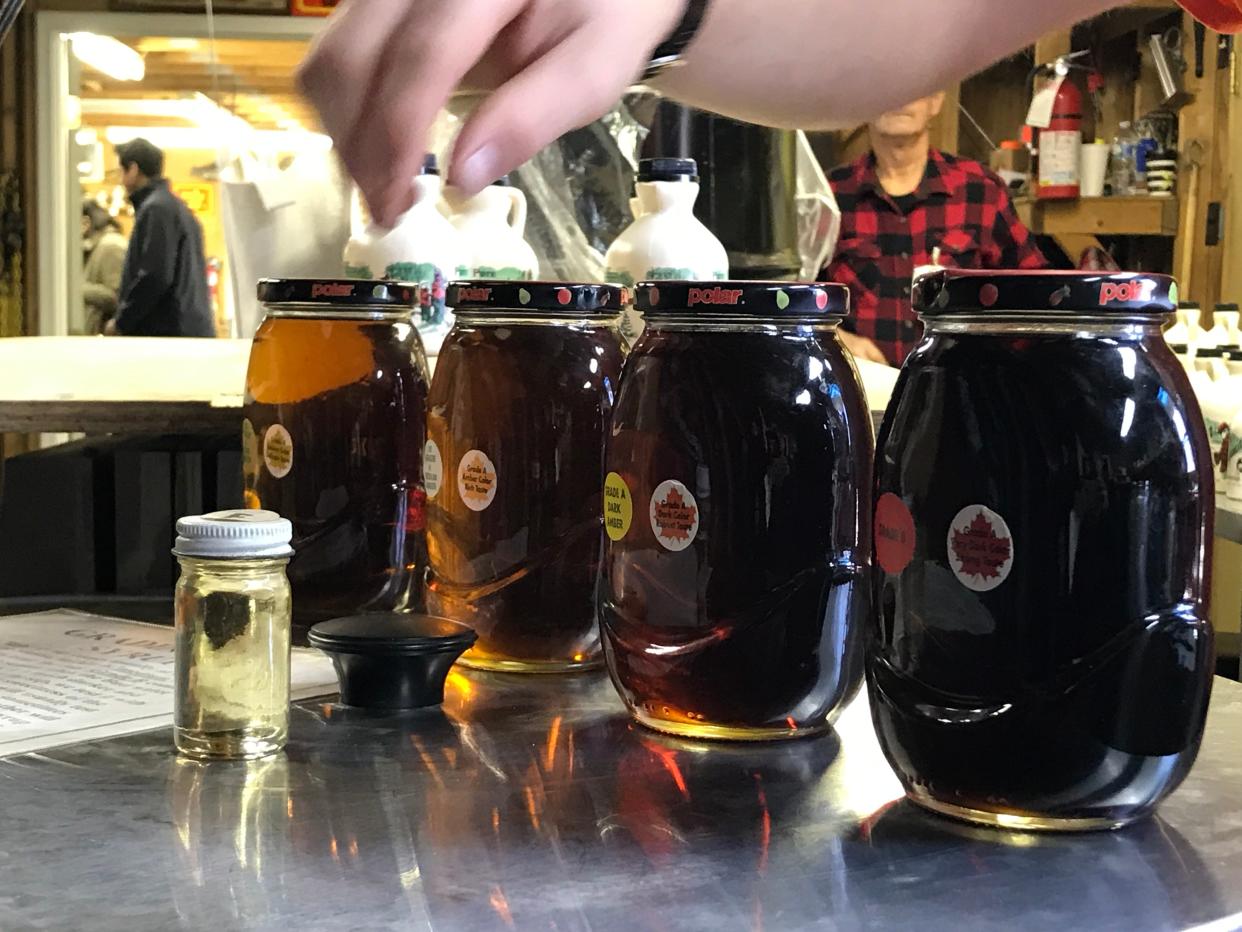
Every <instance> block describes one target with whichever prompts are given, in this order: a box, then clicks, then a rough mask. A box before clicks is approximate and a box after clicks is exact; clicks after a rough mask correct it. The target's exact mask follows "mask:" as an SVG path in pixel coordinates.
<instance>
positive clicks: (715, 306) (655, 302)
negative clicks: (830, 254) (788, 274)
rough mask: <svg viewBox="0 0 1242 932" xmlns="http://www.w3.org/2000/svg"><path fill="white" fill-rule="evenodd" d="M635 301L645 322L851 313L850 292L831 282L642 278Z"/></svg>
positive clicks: (812, 316)
mask: <svg viewBox="0 0 1242 932" xmlns="http://www.w3.org/2000/svg"><path fill="white" fill-rule="evenodd" d="M634 305H635V307H637V308H638V309H639V310H640V311H642V312H643V313H644V314H645V315H646V316H647V318H648V319H649V320H659V319H660V318H661V317H685V316H687V314H690V315H691V316H693V315H695V314H709V315H712V316H727V317H773V318H778V319H783V318H790V319H803V318H823V319H829V318H843V317H845V316H846V315H847V314H848V313H849V311H850V290H849V289H848V288H846V287H845V286H844V285H838V284H836V283H835V282H806V283H795V282H750V281H745V282H743V281H737V282H728V281H701V282H671V281H670V282H640V283H639V284H638V285H637V286H636V288H635V290H634Z"/></svg>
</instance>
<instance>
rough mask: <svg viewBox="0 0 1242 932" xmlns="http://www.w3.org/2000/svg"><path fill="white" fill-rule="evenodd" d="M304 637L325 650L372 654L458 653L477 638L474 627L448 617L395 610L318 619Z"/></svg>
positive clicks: (314, 645) (313, 645)
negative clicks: (317, 622)
mask: <svg viewBox="0 0 1242 932" xmlns="http://www.w3.org/2000/svg"><path fill="white" fill-rule="evenodd" d="M306 637H307V640H308V641H309V642H310V644H311V646H312V647H318V648H319V649H320V650H323V651H327V652H328V653H347V654H375V655H410V654H443V653H449V652H460V651H463V650H465V649H466V648H468V647H470V645H472V644H473V643H474V642H475V641H476V640H477V639H478V635H477V634H475V632H474V629H472V628H470V627H468V626H466V625H463V624H459V623H458V622H456V621H451V620H449V619H448V618H439V617H436V616H435V615H407V614H401V613H397V612H376V613H374V614H369V615H351V616H349V617H347V618H333V619H332V620H331V621H321V622H319V624H317V625H315V626H314V627H312V628H311V629H310V632H309V633H308V634H307V636H306Z"/></svg>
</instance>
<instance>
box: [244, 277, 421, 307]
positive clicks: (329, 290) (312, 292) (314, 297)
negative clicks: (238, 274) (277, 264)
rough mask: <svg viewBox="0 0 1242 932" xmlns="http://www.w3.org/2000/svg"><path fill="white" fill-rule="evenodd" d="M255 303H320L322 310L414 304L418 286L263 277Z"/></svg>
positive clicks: (407, 305)
mask: <svg viewBox="0 0 1242 932" xmlns="http://www.w3.org/2000/svg"><path fill="white" fill-rule="evenodd" d="M258 292H259V303H261V304H265V305H267V306H269V307H279V306H280V305H298V306H301V307H306V306H308V305H312V306H313V305H322V306H323V308H324V310H325V311H326V310H329V309H332V308H338V309H339V308H341V307H356V308H393V309H395V310H413V309H414V308H416V307H418V286H417V285H414V284H411V283H409V282H382V281H359V280H356V279H349V278H263V279H260V280H259V286H258Z"/></svg>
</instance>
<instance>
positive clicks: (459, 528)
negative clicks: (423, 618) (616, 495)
mask: <svg viewBox="0 0 1242 932" xmlns="http://www.w3.org/2000/svg"><path fill="white" fill-rule="evenodd" d="M621 362H622V352H621V337H620V332H619V330H618V328H617V320H616V317H615V316H608V317H587V318H581V319H570V318H563V317H562V318H557V317H551V316H549V317H540V316H538V312H536V311H528V312H526V313H521V312H518V311H514V312H513V314H512V316H507V315H506V312H504V311H503V310H496V309H488V311H487V312H486V313H484V314H478V313H470V312H468V311H465V310H463V309H461V308H459V309H458V313H457V320H456V323H455V324H454V327H453V330H452V331H451V332H450V333H449V335H448V337H447V338H446V339H445V341H444V346H443V347H442V348H441V351H440V356H439V358H438V360H437V365H436V375H435V380H434V383H433V385H432V389H431V397H430V400H429V403H428V442H427V454H426V456H427V462H428V464H431V463H434V464H436V465H434V466H432V465H428V466H426V467H425V468H426V470H427V472H428V475H429V476H430V475H431V473H432V472H433V471H436V470H438V473H437V475H438V480H437V481H435V482H432V481H430V480H429V482H428V487H427V492H428V502H427V521H428V546H429V563H430V571H429V573H428V584H427V611H428V612H429V613H431V614H434V615H440V616H443V617H445V618H451V619H453V620H455V621H459V622H462V623H463V624H468V625H470V626H471V627H472V628H474V629H475V631H477V632H478V635H479V640H478V641H477V643H476V644H475V646H474V647H472V648H471V649H470V650H468V651H467V652H466V653H465V654H464V655H463V656H462V658H461V660H460V661H459V663H462V664H464V665H466V666H472V667H477V668H481V669H489V670H502V671H509V672H528V673H539V672H544V673H554V672H565V671H572V670H579V669H586V668H590V667H594V666H598V665H599V664H600V643H599V628H598V625H597V622H596V614H595V598H594V593H595V580H596V576H597V573H598V567H599V555H600V537H601V534H600V530H601V518H600V514H601V510H602V506H601V498H602V493H601V486H602V482H603V472H602V466H603V446H604V432H605V430H606V427H607V424H608V421H609V418H610V416H611V413H612V405H613V399H614V396H615V392H616V388H617V380H618V378H619V376H620V372H621Z"/></svg>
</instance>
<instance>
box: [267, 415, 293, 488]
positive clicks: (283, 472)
mask: <svg viewBox="0 0 1242 932" xmlns="http://www.w3.org/2000/svg"><path fill="white" fill-rule="evenodd" d="M263 462H264V464H266V466H267V471H268V472H270V473H271V474H272V475H273V476H275V477H276V478H277V479H283V478H284V477H285V476H287V475H289V470H291V469H293V437H291V436H290V435H289V431H287V430H286V429H285V428H284V426H283V425H281V424H273V425H272V426H271V427H269V428H268V429H267V432H266V433H265V434H264V435H263Z"/></svg>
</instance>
